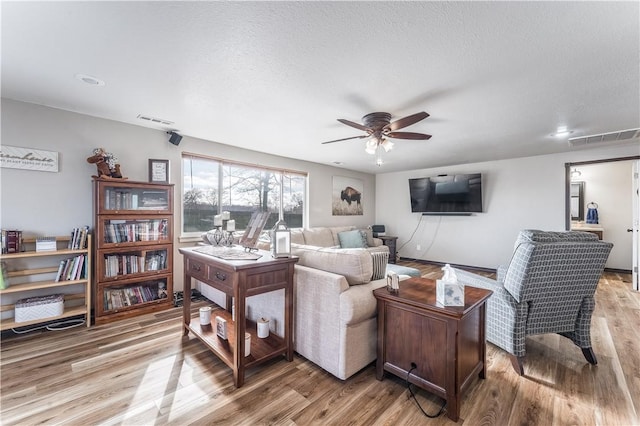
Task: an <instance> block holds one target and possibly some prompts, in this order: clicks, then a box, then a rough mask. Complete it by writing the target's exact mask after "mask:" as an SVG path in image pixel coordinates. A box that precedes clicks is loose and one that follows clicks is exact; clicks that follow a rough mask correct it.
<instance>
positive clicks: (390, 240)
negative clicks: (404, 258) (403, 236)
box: [376, 235, 398, 263]
mask: <svg viewBox="0 0 640 426" xmlns="http://www.w3.org/2000/svg"><path fill="white" fill-rule="evenodd" d="M376 238H380V239H381V240H382V244H384V245H385V246H387V247H389V263H396V241H397V240H398V237H392V236H390V235H385V236H380V237H376Z"/></svg>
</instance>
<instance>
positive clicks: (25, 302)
mask: <svg viewBox="0 0 640 426" xmlns="http://www.w3.org/2000/svg"><path fill="white" fill-rule="evenodd" d="M63 312H64V296H63V295H62V294H52V295H50V296H40V297H29V298H28V299H21V300H18V301H17V302H16V311H15V322H25V321H34V320H39V319H43V318H49V317H57V316H60V315H62V313H63Z"/></svg>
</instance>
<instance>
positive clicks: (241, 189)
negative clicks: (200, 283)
mask: <svg viewBox="0 0 640 426" xmlns="http://www.w3.org/2000/svg"><path fill="white" fill-rule="evenodd" d="M182 162H183V178H182V234H183V236H200V234H201V233H203V232H206V231H209V230H210V229H212V228H213V227H214V226H213V218H214V216H215V215H217V214H220V213H221V212H223V211H228V212H229V213H230V216H231V219H233V220H235V222H236V230H237V231H242V230H244V229H245V228H246V226H247V224H248V223H249V219H250V218H251V215H252V214H253V212H254V211H256V210H261V211H269V212H271V215H270V216H269V220H268V221H267V224H266V225H265V229H271V228H272V227H273V225H275V223H276V222H277V221H278V218H279V212H280V211H281V210H282V212H283V216H284V220H285V222H286V223H287V225H288V226H289V227H292V228H295V227H302V226H303V218H304V216H305V211H304V209H305V199H306V187H307V175H306V174H305V173H301V172H292V171H288V170H279V169H275V168H266V167H264V168H262V167H258V166H255V165H248V164H242V163H238V162H232V161H226V160H222V159H216V158H208V157H204V156H197V155H194V154H187V153H185V154H183V157H182Z"/></svg>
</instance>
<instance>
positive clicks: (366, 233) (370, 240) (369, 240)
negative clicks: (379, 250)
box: [360, 228, 376, 247]
mask: <svg viewBox="0 0 640 426" xmlns="http://www.w3.org/2000/svg"><path fill="white" fill-rule="evenodd" d="M360 232H362V234H363V235H364V236H365V238H366V239H367V246H368V247H375V246H376V242H375V240H374V239H373V231H372V230H371V228H361V229H360Z"/></svg>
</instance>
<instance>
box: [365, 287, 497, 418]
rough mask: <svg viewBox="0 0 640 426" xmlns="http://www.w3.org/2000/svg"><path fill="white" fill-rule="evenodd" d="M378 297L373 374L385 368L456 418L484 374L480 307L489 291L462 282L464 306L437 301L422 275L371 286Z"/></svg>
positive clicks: (483, 308)
mask: <svg viewBox="0 0 640 426" xmlns="http://www.w3.org/2000/svg"><path fill="white" fill-rule="evenodd" d="M373 294H374V295H375V297H376V299H377V301H378V360H377V363H376V377H377V379H378V380H382V379H383V377H384V372H385V371H388V372H390V373H392V374H394V375H396V376H398V377H401V378H403V379H407V373H409V371H410V370H411V368H412V363H413V364H415V366H416V368H415V369H413V371H412V372H411V374H409V377H408V381H409V382H410V383H413V384H415V385H416V386H419V387H420V388H422V389H425V390H427V391H429V392H432V393H434V394H436V395H438V396H440V397H441V398H444V399H446V401H447V416H448V417H449V418H450V419H451V420H453V421H458V418H459V416H460V399H461V395H462V393H463V392H465V391H466V390H467V389H468V388H469V386H470V385H471V383H473V379H474V378H475V376H476V375H478V376H479V377H480V378H482V379H484V378H485V376H486V341H485V312H486V301H487V298H488V297H489V296H491V294H492V292H491V291H490V290H485V289H482V288H476V287H470V286H466V287H465V294H464V297H465V305H464V306H447V307H444V306H442V305H439V304H437V303H436V284H435V281H434V280H430V279H426V278H410V279H408V280H405V281H401V282H400V291H399V292H398V293H396V294H392V293H389V292H388V291H387V289H386V287H383V288H379V289H377V290H374V292H373Z"/></svg>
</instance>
